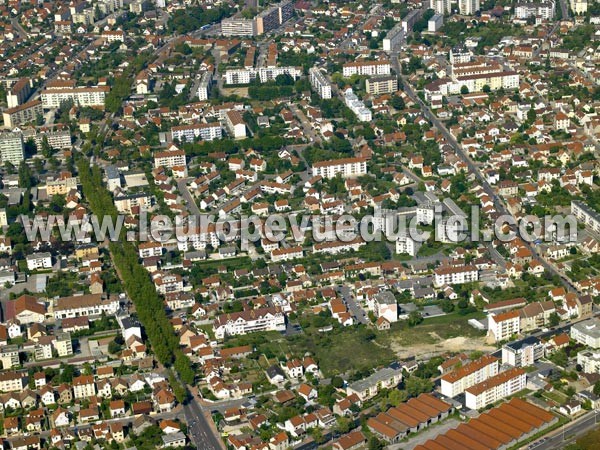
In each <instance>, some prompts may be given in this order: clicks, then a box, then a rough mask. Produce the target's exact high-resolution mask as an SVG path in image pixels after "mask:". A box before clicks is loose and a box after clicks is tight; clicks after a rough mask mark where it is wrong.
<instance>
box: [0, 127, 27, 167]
mask: <svg viewBox="0 0 600 450" xmlns="http://www.w3.org/2000/svg"><path fill="white" fill-rule="evenodd" d="M0 157H1V158H2V164H4V163H5V162H7V161H8V162H10V163H11V164H13V165H14V166H15V167H19V165H20V164H21V161H23V158H24V153H23V135H22V134H21V133H2V134H0Z"/></svg>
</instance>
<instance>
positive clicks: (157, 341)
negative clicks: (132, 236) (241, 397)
mask: <svg viewBox="0 0 600 450" xmlns="http://www.w3.org/2000/svg"><path fill="white" fill-rule="evenodd" d="M77 167H78V171H79V179H80V181H81V185H82V187H83V193H84V195H85V197H86V198H87V199H88V201H89V204H90V208H91V209H92V212H93V213H94V214H95V215H96V216H97V217H98V220H99V221H100V222H101V221H102V220H103V218H104V217H105V216H109V217H111V218H112V219H113V220H116V218H117V214H118V212H117V209H116V207H115V205H114V203H113V200H112V197H111V196H110V194H109V192H108V191H107V190H106V189H105V188H104V187H103V186H102V174H101V172H100V169H99V168H98V167H97V166H93V167H90V166H89V163H88V162H87V161H86V160H85V158H80V159H79V161H78V164H77ZM109 249H110V253H111V255H112V259H113V263H114V265H115V268H116V270H117V272H118V273H119V275H120V276H121V279H122V280H123V284H124V287H125V290H126V291H127V293H128V295H129V298H131V300H132V302H133V304H134V305H135V308H136V311H137V314H138V317H139V319H140V322H141V323H142V325H143V326H144V330H145V332H146V335H147V336H148V341H149V342H150V345H151V346H152V350H153V352H154V354H155V355H156V357H157V359H158V360H159V361H160V362H161V363H162V364H163V365H165V366H167V367H173V368H174V369H175V371H176V372H177V373H178V374H179V377H180V378H181V380H182V381H184V382H185V383H188V384H191V383H193V381H194V371H193V369H192V363H191V361H190V360H189V358H188V357H187V356H186V355H184V354H183V352H182V351H181V349H180V348H179V339H178V337H177V335H176V334H175V332H174V330H173V327H172V325H171V323H170V322H169V319H168V318H167V315H166V313H165V309H164V306H163V302H162V300H161V298H160V297H159V295H158V293H157V292H156V288H155V287H154V285H153V284H152V282H151V281H150V278H149V277H148V272H147V271H146V270H145V269H144V268H143V267H142V266H141V265H140V264H139V261H138V254H137V251H136V248H135V246H134V245H133V243H131V242H127V241H126V240H125V239H118V240H115V241H112V242H110V244H109ZM173 388H174V390H175V393H176V394H177V393H179V396H180V397H181V396H183V397H185V391H183V392H181V390H180V387H179V386H173Z"/></svg>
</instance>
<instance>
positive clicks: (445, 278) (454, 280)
mask: <svg viewBox="0 0 600 450" xmlns="http://www.w3.org/2000/svg"><path fill="white" fill-rule="evenodd" d="M433 273H434V281H433V284H434V286H435V287H441V286H444V285H446V284H464V283H471V282H473V281H477V280H479V271H478V270H477V267H475V266H457V267H454V266H444V267H438V268H437V269H435V270H434V272H433Z"/></svg>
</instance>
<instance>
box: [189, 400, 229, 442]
mask: <svg viewBox="0 0 600 450" xmlns="http://www.w3.org/2000/svg"><path fill="white" fill-rule="evenodd" d="M183 412H184V414H185V418H186V422H187V424H188V435H189V438H190V440H191V441H192V443H193V444H194V445H195V446H196V448H198V449H202V450H221V449H223V448H224V446H223V444H222V442H220V441H219V440H218V438H217V437H216V436H215V434H214V432H213V429H212V428H211V426H210V424H209V423H208V419H207V418H206V416H205V415H204V412H203V411H202V408H201V407H200V405H199V404H198V402H197V400H196V399H195V398H193V399H192V400H191V401H190V402H189V403H188V404H186V405H184V407H183Z"/></svg>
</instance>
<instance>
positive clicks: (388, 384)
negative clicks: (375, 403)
mask: <svg viewBox="0 0 600 450" xmlns="http://www.w3.org/2000/svg"><path fill="white" fill-rule="evenodd" d="M401 381H402V369H392V368H391V367H384V368H383V369H380V370H378V371H377V372H375V373H374V374H372V375H370V376H368V377H367V378H364V379H362V380H358V381H355V382H354V383H352V384H350V385H348V387H347V388H346V395H352V394H356V395H357V396H358V398H359V399H360V400H361V401H365V400H367V399H369V398H372V397H375V396H376V395H377V394H378V393H379V391H381V390H382V389H393V388H395V387H396V386H398V384H400V382H401Z"/></svg>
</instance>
